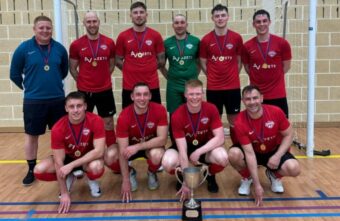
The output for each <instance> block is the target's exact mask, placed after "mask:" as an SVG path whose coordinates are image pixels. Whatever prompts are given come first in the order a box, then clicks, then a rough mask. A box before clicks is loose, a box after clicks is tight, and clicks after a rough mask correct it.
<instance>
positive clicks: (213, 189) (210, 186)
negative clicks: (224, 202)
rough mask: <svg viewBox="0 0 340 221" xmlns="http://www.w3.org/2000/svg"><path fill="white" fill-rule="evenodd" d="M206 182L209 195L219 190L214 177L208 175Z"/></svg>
mask: <svg viewBox="0 0 340 221" xmlns="http://www.w3.org/2000/svg"><path fill="white" fill-rule="evenodd" d="M207 182H208V191H209V192H210V193H217V192H218V189H219V188H218V185H217V183H216V179H215V175H208V176H207Z"/></svg>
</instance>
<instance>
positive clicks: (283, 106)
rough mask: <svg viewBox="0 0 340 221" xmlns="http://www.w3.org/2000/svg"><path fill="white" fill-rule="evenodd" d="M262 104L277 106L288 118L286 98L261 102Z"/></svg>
mask: <svg viewBox="0 0 340 221" xmlns="http://www.w3.org/2000/svg"><path fill="white" fill-rule="evenodd" d="M263 103H264V104H270V105H274V106H277V107H279V108H281V110H282V111H283V112H284V113H285V115H286V117H287V118H288V116H289V111H288V103H287V98H286V97H284V98H278V99H271V100H263Z"/></svg>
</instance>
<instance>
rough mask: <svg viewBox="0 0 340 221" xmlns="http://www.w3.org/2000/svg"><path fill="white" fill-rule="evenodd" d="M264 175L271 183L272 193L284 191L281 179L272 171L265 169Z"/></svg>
mask: <svg viewBox="0 0 340 221" xmlns="http://www.w3.org/2000/svg"><path fill="white" fill-rule="evenodd" d="M266 175H267V177H268V179H269V180H270V182H271V184H272V187H271V189H272V191H273V192H274V193H283V192H284V191H285V190H284V188H283V185H282V181H281V179H279V178H276V177H275V175H274V174H273V172H271V171H270V170H268V169H267V170H266Z"/></svg>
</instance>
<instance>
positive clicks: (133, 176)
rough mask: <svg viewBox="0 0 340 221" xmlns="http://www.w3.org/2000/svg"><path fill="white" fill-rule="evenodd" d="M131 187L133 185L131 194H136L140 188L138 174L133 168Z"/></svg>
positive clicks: (131, 171)
mask: <svg viewBox="0 0 340 221" xmlns="http://www.w3.org/2000/svg"><path fill="white" fill-rule="evenodd" d="M130 185H131V192H135V191H136V190H137V188H138V183H137V172H136V170H135V169H134V168H133V167H131V170H130Z"/></svg>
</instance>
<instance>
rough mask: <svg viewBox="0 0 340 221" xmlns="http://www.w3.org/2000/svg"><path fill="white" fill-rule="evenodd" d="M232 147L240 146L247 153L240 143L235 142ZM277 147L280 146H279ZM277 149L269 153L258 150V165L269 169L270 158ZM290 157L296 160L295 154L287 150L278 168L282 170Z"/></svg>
mask: <svg viewBox="0 0 340 221" xmlns="http://www.w3.org/2000/svg"><path fill="white" fill-rule="evenodd" d="M232 147H237V148H240V149H241V151H242V153H243V155H245V154H244V150H243V148H242V147H241V146H240V145H237V144H235V145H233V146H231V147H230V148H232ZM277 148H278V147H277ZM276 150H277V149H276ZM276 150H275V151H272V152H269V153H257V152H255V156H256V161H257V165H261V166H264V167H266V168H267V169H269V168H268V167H267V164H268V161H269V158H270V157H271V156H273V155H274V154H275V153H276ZM289 159H295V160H296V158H295V157H294V155H293V154H291V153H290V152H289V151H287V152H286V153H285V154H284V155H283V156H282V157H281V159H280V163H279V166H278V168H277V169H276V170H280V169H281V166H282V164H283V163H284V162H285V161H287V160H289ZM244 160H245V161H246V159H245V158H244ZM246 162H247V161H246ZM270 170H272V169H270ZM276 170H272V171H276Z"/></svg>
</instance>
